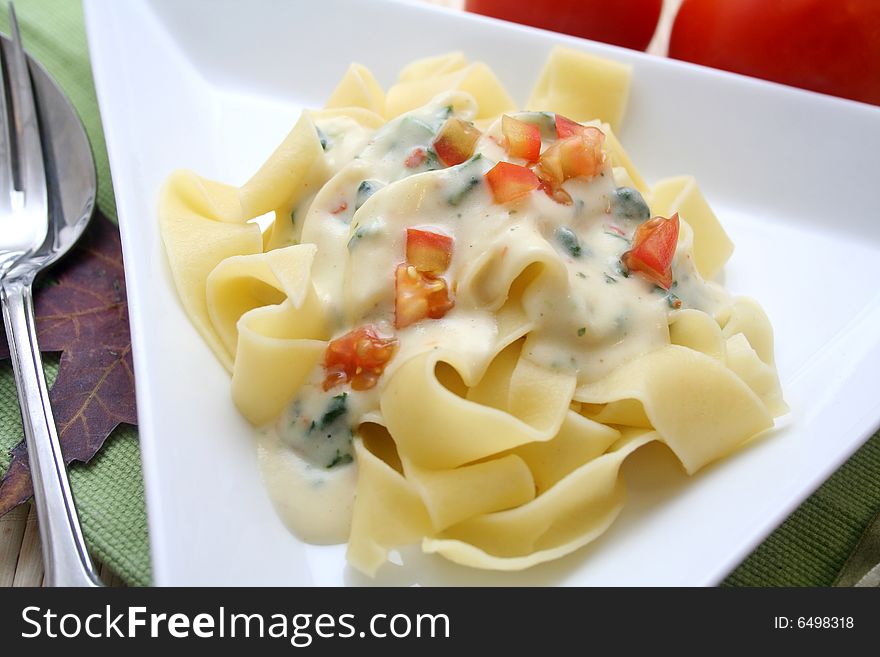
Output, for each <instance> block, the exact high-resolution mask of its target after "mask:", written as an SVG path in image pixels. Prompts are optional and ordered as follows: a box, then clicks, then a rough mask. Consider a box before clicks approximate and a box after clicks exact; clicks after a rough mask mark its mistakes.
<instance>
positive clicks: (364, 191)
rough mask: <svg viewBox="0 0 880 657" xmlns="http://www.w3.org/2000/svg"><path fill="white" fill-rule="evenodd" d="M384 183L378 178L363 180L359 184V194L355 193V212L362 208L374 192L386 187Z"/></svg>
mask: <svg viewBox="0 0 880 657" xmlns="http://www.w3.org/2000/svg"><path fill="white" fill-rule="evenodd" d="M384 186H385V185H384V183H381V182H379V181H378V180H363V181H361V184H360V185H358V188H357V194H355V201H354V209H355V212H357V211H358V210H360V208H361V206H362V205H363V204H364V203H366V202H367V199H369V198H370V197H371V196H372V195H373V194H375V193H376V192H378V191H379V190H380V189H382V188H383V187H384Z"/></svg>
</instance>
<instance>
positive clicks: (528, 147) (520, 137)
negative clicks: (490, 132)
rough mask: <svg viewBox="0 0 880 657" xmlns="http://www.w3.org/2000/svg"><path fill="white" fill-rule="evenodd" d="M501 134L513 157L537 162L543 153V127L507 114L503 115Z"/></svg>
mask: <svg viewBox="0 0 880 657" xmlns="http://www.w3.org/2000/svg"><path fill="white" fill-rule="evenodd" d="M501 134H503V135H504V140H505V143H506V146H507V152H508V153H509V154H510V156H511V157H519V158H522V159H524V160H526V161H527V162H537V161H538V157H540V155H541V129H540V128H539V127H538V126H536V125H533V124H531V123H526V122H524V121H519V120H517V119H514V118H513V117H511V116H507V114H505V115H504V116H502V117H501Z"/></svg>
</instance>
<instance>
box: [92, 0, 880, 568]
mask: <svg viewBox="0 0 880 657" xmlns="http://www.w3.org/2000/svg"><path fill="white" fill-rule="evenodd" d="M86 23H87V28H88V36H89V43H90V47H91V56H92V65H93V69H94V73H95V80H96V84H97V90H98V98H99V101H100V105H101V114H102V117H103V120H104V129H105V132H106V136H107V143H108V146H109V153H110V163H111V167H112V171H113V181H114V184H115V189H116V197H117V203H118V208H119V219H120V227H121V230H122V238H123V248H124V256H125V265H126V280H127V283H128V295H129V304H130V311H131V323H132V341H133V346H134V362H135V369H136V371H137V384H138V385H137V389H138V408H139V416H140V436H141V449H142V453H143V463H144V476H145V478H146V491H147V508H148V512H149V523H150V536H151V543H152V558H153V573H154V578H155V583H156V584H159V585H169V584H176V585H190V584H316V585H337V584H366V583H369V582H370V581H371V580H368V579H366V578H364V577H362V576H360V575H359V574H358V573H356V572H354V571H353V570H352V569H351V568H349V567H347V566H346V565H345V560H344V546H334V547H316V546H310V545H304V544H302V543H301V542H300V541H298V540H297V539H296V538H295V537H293V536H291V535H290V534H289V533H288V532H287V530H286V529H285V528H284V527H283V526H282V524H281V522H280V521H279V520H278V518H277V517H276V515H275V512H274V510H273V508H272V505H271V503H270V501H269V498H268V495H267V493H266V491H265V489H264V487H263V484H262V481H261V479H260V473H259V471H258V468H257V463H256V455H255V451H256V450H255V447H254V442H253V440H252V432H251V429H250V428H249V426H248V425H247V424H246V423H245V421H244V420H242V419H241V418H240V417H239V415H238V414H237V412H236V411H235V409H234V407H233V405H232V402H231V400H230V392H229V380H228V377H227V375H226V373H225V372H224V370H223V369H222V367H221V366H220V365H219V364H218V363H217V362H216V360H215V359H214V357H213V356H212V355H211V353H210V351H209V350H208V348H207V347H206V346H205V345H204V344H203V343H202V341H201V339H200V338H199V337H198V335H197V334H196V331H195V330H194V329H193V328H192V326H191V325H190V324H189V322H188V320H187V318H186V316H185V315H184V312H183V309H182V308H181V306H180V304H179V303H178V300H177V298H176V295H175V292H174V289H173V286H172V283H171V279H170V275H169V272H168V268H167V264H166V261H165V256H164V253H163V249H162V245H161V240H160V237H159V232H158V228H157V219H156V201H157V193H158V190H159V188H160V186H161V184H162V182H163V180H164V178H165V176H166V175H167V174H168V173H169V172H170V171H172V170H173V169H176V168H180V167H185V168H191V169H194V170H196V171H198V172H199V173H201V174H202V175H205V176H208V177H212V178H216V179H219V180H223V181H226V182H230V183H234V184H241V183H243V182H244V181H245V180H246V179H247V178H248V177H249V176H250V175H251V173H253V172H254V171H255V170H256V169H257V167H258V166H259V165H260V164H261V163H262V162H263V160H264V159H265V158H266V157H267V156H268V155H269V153H270V152H271V151H272V150H273V149H274V147H275V146H276V145H277V143H278V142H280V141H281V139H282V138H283V137H284V136H285V134H286V133H287V131H288V130H289V129H290V128H291V126H292V125H293V123H294V121H295V119H296V117H297V115H298V112H299V110H300V109H301V108H303V107H320V106H322V104H323V101H324V99H326V98H327V97H328V95H329V93H330V91H331V90H332V89H333V87H334V86H335V84H336V82H337V81H338V80H339V78H340V76H341V75H342V74H343V72H344V71H345V69H346V67H347V66H348V64H349V62H350V61H359V62H361V63H363V64H365V65H367V66H368V67H369V68H370V69H372V70H373V71H374V72H375V74H376V75H377V77H378V79H379V80H380V82H382V83H383V84H384V85H388V84H390V83H391V82H392V81H393V80H394V78H395V76H396V73H397V71H398V70H399V69H400V68H401V67H402V66H403V65H404V64H406V63H407V62H409V61H410V60H412V59H415V58H417V57H423V56H427V55H433V54H438V53H441V52H446V51H449V50H454V49H460V50H462V51H464V52H465V54H466V55H467V56H468V57H470V58H471V59H477V60H483V61H485V62H487V63H488V64H489V65H490V66H491V67H492V68H493V69H494V70H495V71H496V73H497V74H498V76H499V77H500V78H501V80H502V81H503V82H504V83H505V84H506V85H507V87H508V89H509V90H510V92H511V94H512V95H513V96H514V98H516V99H518V100H519V101H520V102H524V101H525V99H526V98H527V96H528V92H529V89H530V87H531V85H532V84H533V82H534V81H535V80H536V78H537V74H538V72H539V70H540V68H541V66H542V64H543V62H544V59H545V57H546V55H547V53H548V52H549V50H550V48H551V47H552V46H553V45H555V44H558V43H564V44H568V45H571V46H574V47H576V48H582V49H584V50H587V51H591V52H595V53H598V54H602V55H605V56H608V57H612V58H614V59H618V60H620V61H624V62H628V63H630V64H632V65H633V67H634V76H633V85H632V91H631V97H630V104H629V108H628V110H627V116H626V120H625V125H624V128H623V130H622V132H621V138H622V141H623V143H624V144H625V145H626V147H627V149H628V150H629V152H630V154H631V155H632V157H633V159H634V161H635V162H636V164H637V165H638V166H639V167H640V169H641V171H642V173H643V174H644V175H645V176H646V177H647V178H648V179H649V180H657V179H659V178H662V177H665V176H670V175H677V174H681V173H693V174H696V176H697V178H698V180H699V182H700V184H701V186H702V188H703V190H704V192H705V193H706V195H707V197H708V198H709V200H710V202H711V203H712V204H713V207H714V208H715V210H716V212H717V214H718V215H719V217H720V219H721V221H722V223H723V224H724V225H725V227H726V228H727V229H728V231H729V233H730V235H731V237H732V238H733V240H734V242H735V243H736V247H737V248H736V252H735V253H734V256H733V259H732V260H731V262H730V263H729V264H728V266H727V268H726V271H725V274H724V276H725V283H726V285H727V286H728V288H729V289H731V290H732V291H733V292H735V293H739V294H748V295H751V296H754V297H756V298H758V300H759V301H760V302H761V303H762V304H763V305H764V308H765V309H766V311H767V313H768V314H769V316H770V318H771V321H772V322H773V326H774V327H775V330H776V337H777V339H776V345H777V359H778V365H779V371H780V373H781V378H782V382H783V388H784V391H785V395H786V398H787V400H788V402H789V404H790V405H791V408H792V413H791V414H790V415H789V416H788V417H787V418H784V419H783V422H782V423H781V425H782V426H781V427H780V428H779V429H778V430H777V431H775V432H774V433H773V434H772V436H771V437H769V438H767V439H763V440H760V441H755V443H754V444H752V445H750V446H748V447H747V448H745V449H743V450H741V451H740V452H739V453H737V454H736V455H734V456H733V457H731V458H728V459H727V460H725V461H723V462H721V463H718V464H716V465H714V466H712V467H710V468H708V469H707V470H706V471H704V472H702V473H700V474H699V475H698V476H695V477H693V478H688V477H686V476H684V475H682V474H681V473H680V470H679V469H678V467H677V465H676V464H675V463H674V461H673V459H672V458H671V457H669V456H668V455H666V456H664V452H663V450H662V449H661V448H658V449H655V450H654V451H653V456H655V457H657V458H648V457H647V456H648V455H645V454H642V453H641V452H640V453H638V454H636V455H635V456H634V457H633V458H631V459H630V462H629V463H628V464H627V466H626V467H625V471H626V474H627V482H628V487H629V491H630V499H629V501H628V503H627V505H626V506H625V508H624V511H623V513H622V515H621V517H620V518H619V519H618V521H617V522H616V523H615V524H614V525H613V526H612V528H611V530H610V531H609V532H608V533H607V534H606V535H605V536H604V537H602V538H601V539H600V540H599V541H597V542H596V543H595V544H593V545H591V546H589V547H588V548H586V549H582V550H580V551H578V552H577V553H575V554H573V555H570V556H569V557H567V558H565V559H562V560H560V561H557V562H554V563H551V564H546V565H543V566H539V567H536V568H533V569H531V570H529V571H526V572H522V573H491V572H490V573H479V572H474V571H472V570H469V569H464V568H459V567H457V566H454V565H452V564H449V563H447V562H445V561H443V560H442V559H440V558H428V557H422V556H412V559H411V560H410V562H409V563H408V565H407V566H406V567H395V566H387V567H386V568H384V569H383V571H382V572H381V573H380V576H379V577H378V578H377V580H376V582H377V583H394V584H408V583H420V584H489V585H494V584H499V585H502V584H503V585H507V584H510V585H514V584H518V585H522V584H550V585H557V584H566V585H568V584H571V585H587V584H589V585H593V584H606V585H629V584H640V585H709V584H714V583H717V582H718V581H720V580H721V579H722V578H723V577H724V576H725V575H726V574H727V573H728V572H729V571H730V570H731V569H732V568H734V567H735V566H736V565H737V563H739V562H740V561H741V560H742V559H743V558H744V557H745V556H746V555H747V554H748V552H749V551H750V550H751V549H752V548H753V547H754V546H755V545H756V544H757V543H758V542H759V541H760V540H762V539H763V538H764V537H765V536H766V535H767V534H768V533H769V532H770V531H771V530H772V529H773V528H774V527H776V526H777V525H778V524H779V523H780V522H781V521H782V520H783V519H784V518H785V517H786V516H787V515H788V514H789V513H790V512H791V511H792V510H793V509H794V508H795V507H796V506H797V505H798V504H799V503H800V502H801V501H802V500H803V499H804V498H805V497H806V496H807V495H808V494H809V493H810V492H811V491H812V490H814V489H815V488H816V487H818V486H819V484H820V483H821V482H822V481H823V480H824V479H825V478H826V477H827V476H828V475H829V474H830V473H831V472H832V471H833V470H835V469H836V468H837V467H838V466H839V465H840V464H841V463H842V462H843V461H844V460H845V459H846V458H847V457H848V456H849V455H850V454H851V453H852V452H853V451H855V449H856V448H857V447H858V446H859V445H861V444H862V442H863V441H864V440H865V439H866V438H867V437H868V436H869V435H870V433H871V431H872V430H873V429H874V428H875V427H876V426H877V425H878V421H880V394H877V390H880V286H878V281H880V221H878V220H877V219H878V212H877V208H878V204H877V194H876V189H877V175H878V174H880V109H878V108H875V107H869V106H867V105H861V104H858V103H853V102H848V101H842V100H837V99H833V98H830V97H825V96H820V95H817V94H812V93H808V92H801V91H797V90H793V89H789V88H785V87H781V86H778V85H773V84H769V83H763V82H758V81H754V80H749V79H746V78H742V77H738V76H734V75H730V74H726V73H721V72H718V71H711V70H707V69H702V68H698V67H694V66H690V65H687V64H682V63H678V62H673V61H668V60H663V59H657V58H653V57H648V56H645V55H643V54H641V53H636V52H632V51H627V50H622V49H617V48H613V47H609V46H603V45H599V44H595V43H590V42H586V41H581V40H578V39H574V38H567V37H564V36H560V35H556V34H551V33H547V32H542V31H538V30H532V29H528V28H522V27H518V26H513V25H508V24H503V23H499V22H495V21H491V20H488V19H483V18H478V17H473V16H469V15H465V14H462V13H455V12H448V11H443V10H437V9H434V8H431V7H428V6H423V5H409V4H400V3H380V2H369V3H366V2H355V1H353V0H321V1H320V2H318V1H315V2H278V1H272V0H260V1H249V2H239V1H237V0H214V1H209V0H188V1H186V2H179V1H173V0H137V1H135V0H130V1H128V2H109V1H107V0H103V1H102V0H87V2H86ZM648 449H649V450H650V448H648Z"/></svg>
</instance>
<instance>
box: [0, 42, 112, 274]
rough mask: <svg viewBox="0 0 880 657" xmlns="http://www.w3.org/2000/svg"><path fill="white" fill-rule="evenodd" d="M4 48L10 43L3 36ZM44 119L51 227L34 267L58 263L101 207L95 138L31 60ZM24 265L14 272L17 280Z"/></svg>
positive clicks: (31, 261) (32, 259)
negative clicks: (92, 141)
mask: <svg viewBox="0 0 880 657" xmlns="http://www.w3.org/2000/svg"><path fill="white" fill-rule="evenodd" d="M0 39H2V42H3V43H2V46H3V47H4V48H5V49H11V48H12V45H11V42H10V40H9V39H8V38H7V37H5V36H3V35H0ZM28 66H29V68H30V72H31V80H32V82H33V89H34V99H35V101H36V105H37V114H38V116H39V121H40V137H41V139H42V144H43V160H44V163H45V170H46V191H47V199H48V206H49V226H48V231H47V233H46V238H45V240H44V241H43V244H42V245H41V246H39V247H38V248H37V249H36V251H34V252H33V253H32V254H31V256H30V258H28V259H27V260H28V261H29V264H27V265H26V266H27V267H29V268H33V267H37V268H39V269H43V268H45V267H48V266H49V265H51V264H53V263H55V262H56V261H57V260H58V259H59V258H61V257H62V256H63V255H64V254H65V253H67V251H69V250H70V248H71V247H72V246H73V245H74V244H75V243H76V241H77V240H78V239H79V237H80V236H81V235H82V234H83V232H84V231H85V229H86V228H87V227H88V225H89V220H90V219H91V217H92V214H93V212H94V209H95V198H96V194H97V177H96V174H95V160H94V158H93V156H92V149H91V145H90V144H89V138H88V136H87V135H86V131H85V128H84V127H83V124H82V121H81V120H80V118H79V115H78V114H77V113H76V110H75V109H74V108H73V105H72V104H71V102H70V100H68V98H67V96H66V95H65V94H64V92H63V91H62V90H61V87H59V86H58V83H57V82H55V80H54V79H53V78H52V76H51V75H49V73H48V72H47V71H46V69H45V68H43V66H42V65H41V64H40V63H39V62H37V61H35V60H34V59H32V58H30V57H28ZM22 265H25V262H21V263H19V264H18V265H17V266H16V267H14V268H13V270H12V271H11V272H10V274H9V275H10V276H13V277H14V276H16V275H17V274H18V273H19V272H18V271H17V270H18V269H19V267H21V266H22Z"/></svg>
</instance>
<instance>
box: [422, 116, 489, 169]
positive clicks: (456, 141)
mask: <svg viewBox="0 0 880 657" xmlns="http://www.w3.org/2000/svg"><path fill="white" fill-rule="evenodd" d="M481 134H482V133H481V132H480V131H479V130H477V128H476V127H474V124H473V123H468V122H467V121H462V120H461V119H456V118H451V119H446V123H444V124H443V127H442V128H440V132H438V133H437V136H436V137H435V138H434V152H435V153H437V157H438V158H440V161H441V162H443V164H445V165H446V166H448V167H451V166H455V165H456V164H461V163H462V162H464V161H465V160H467V159H468V158H469V157H470V156H471V155H473V154H474V147H475V146H476V144H477V140H478V139H479V138H480V135H481Z"/></svg>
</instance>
